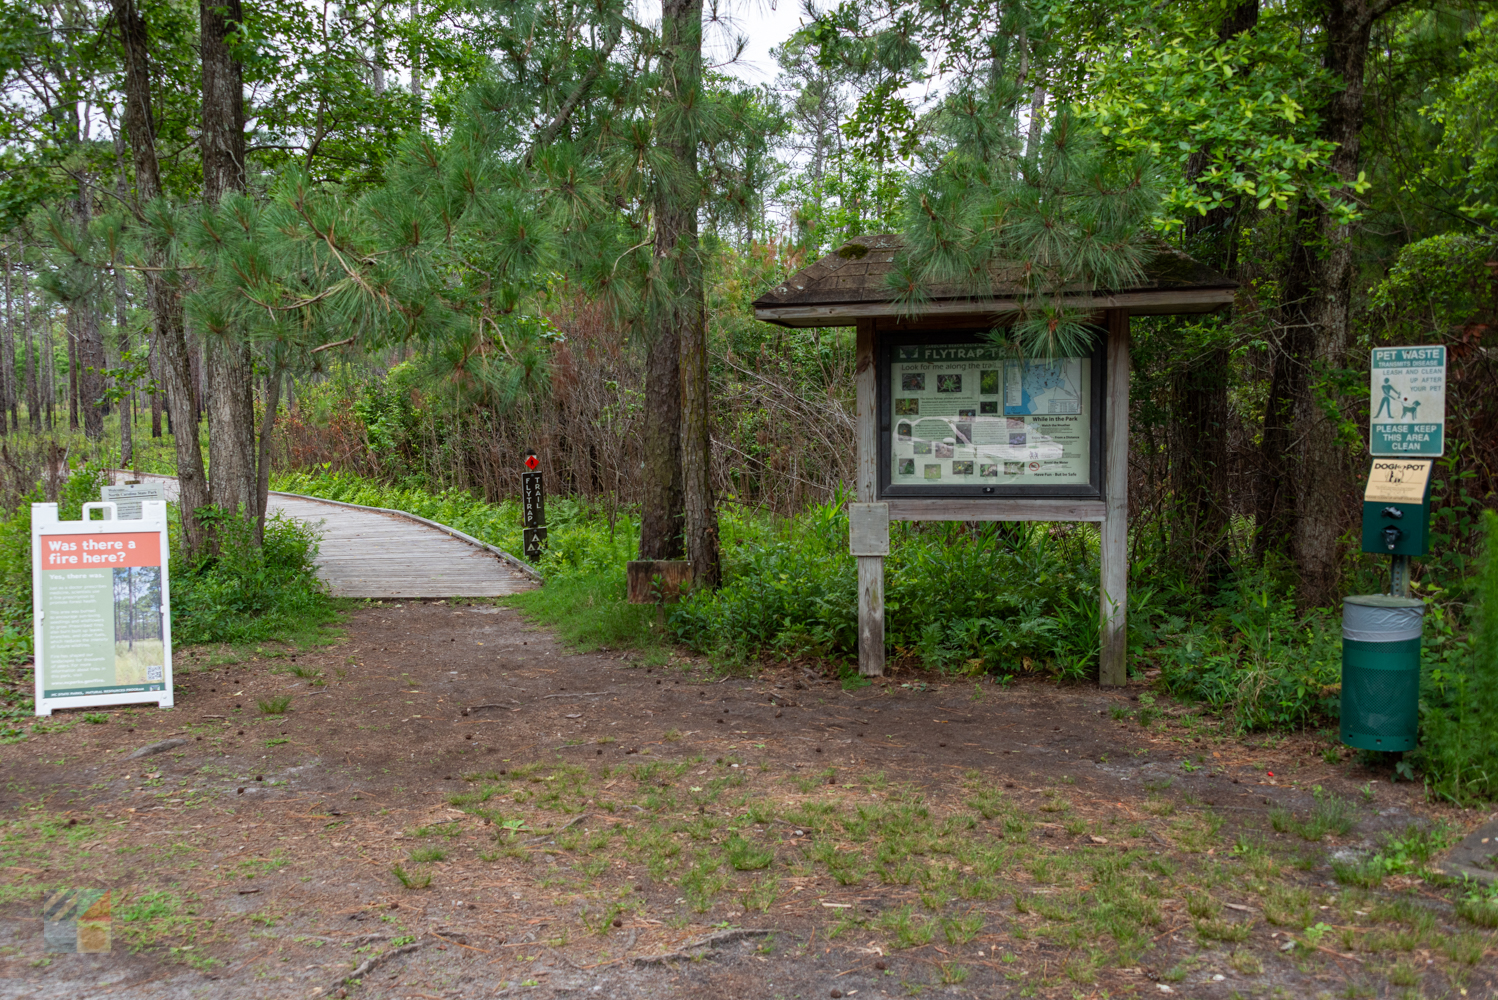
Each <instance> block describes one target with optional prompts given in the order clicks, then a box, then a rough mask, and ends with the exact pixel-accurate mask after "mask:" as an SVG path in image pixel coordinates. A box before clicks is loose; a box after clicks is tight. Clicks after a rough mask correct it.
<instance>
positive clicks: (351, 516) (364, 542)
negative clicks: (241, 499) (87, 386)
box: [114, 471, 539, 599]
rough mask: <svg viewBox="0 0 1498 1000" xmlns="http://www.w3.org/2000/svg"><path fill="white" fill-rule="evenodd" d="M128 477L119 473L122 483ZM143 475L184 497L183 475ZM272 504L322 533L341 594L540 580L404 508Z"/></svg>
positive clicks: (471, 588)
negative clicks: (399, 510)
mask: <svg viewBox="0 0 1498 1000" xmlns="http://www.w3.org/2000/svg"><path fill="white" fill-rule="evenodd" d="M127 478H134V477H133V476H131V475H130V474H128V473H124V472H118V471H116V472H115V473H114V480H115V482H117V483H122V482H124V481H125V480H126V479H127ZM140 478H141V479H142V480H146V481H165V482H166V484H167V497H168V499H172V500H175V499H176V492H177V489H176V488H177V482H176V480H175V479H172V478H169V477H167V476H146V475H143V476H141V477H140ZM269 506H270V509H271V512H272V513H279V514H285V515H286V516H288V517H294V518H296V519H297V520H298V521H303V522H305V523H307V524H309V525H311V526H312V527H314V528H315V529H316V530H317V532H318V534H319V535H320V536H321V538H322V541H321V543H320V545H319V547H318V553H317V575H318V577H319V578H321V579H322V580H324V581H325V582H326V583H327V584H328V588H329V590H330V591H331V592H332V594H333V596H335V597H369V598H384V599H388V598H416V597H501V596H503V595H505V594H517V593H520V592H521V591H524V590H530V589H532V588H533V587H535V586H537V585H538V583H539V581H538V580H537V579H536V578H534V577H533V576H532V575H530V574H529V573H528V572H527V571H526V570H524V569H522V568H521V566H520V564H518V563H517V562H516V561H515V560H513V558H511V559H509V560H508V561H507V559H506V557H505V556H503V555H500V554H498V552H497V550H493V549H490V548H488V547H486V546H484V545H482V544H481V543H474V542H472V541H466V540H464V539H463V538H460V537H457V536H456V535H455V534H453V533H452V529H450V528H447V529H444V528H442V527H437V526H435V525H432V524H427V523H423V522H422V521H419V520H417V519H415V518H412V517H408V516H404V515H402V514H399V513H394V512H389V511H381V510H376V509H374V508H372V507H359V506H357V505H355V504H346V503H339V502H333V501H328V500H318V499H316V498H313V497H301V496H292V495H290V494H285V493H272V494H271V495H270V502H269Z"/></svg>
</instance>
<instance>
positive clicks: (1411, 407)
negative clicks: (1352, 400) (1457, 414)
mask: <svg viewBox="0 0 1498 1000" xmlns="http://www.w3.org/2000/svg"><path fill="white" fill-rule="evenodd" d="M1371 372H1372V382H1371V385H1370V397H1369V400H1368V411H1369V421H1368V451H1369V453H1370V454H1373V455H1377V456H1382V457H1389V458H1440V457H1441V455H1442V454H1443V453H1444V452H1445V449H1446V348H1444V347H1441V346H1428V347H1375V348H1374V349H1373V364H1372V367H1371Z"/></svg>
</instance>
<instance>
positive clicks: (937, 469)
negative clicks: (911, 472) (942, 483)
mask: <svg viewBox="0 0 1498 1000" xmlns="http://www.w3.org/2000/svg"><path fill="white" fill-rule="evenodd" d="M926 478H927V479H940V478H941V466H940V465H928V466H926Z"/></svg>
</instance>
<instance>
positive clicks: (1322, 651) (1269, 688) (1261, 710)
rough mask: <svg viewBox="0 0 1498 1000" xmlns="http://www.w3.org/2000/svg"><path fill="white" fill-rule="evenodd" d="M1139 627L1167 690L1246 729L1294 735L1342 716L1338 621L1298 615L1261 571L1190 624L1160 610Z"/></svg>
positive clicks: (1319, 613)
mask: <svg viewBox="0 0 1498 1000" xmlns="http://www.w3.org/2000/svg"><path fill="white" fill-rule="evenodd" d="M1132 596H1133V595H1132V594H1131V595H1130V597H1131V605H1132ZM1188 613H1189V612H1188ZM1134 617H1135V613H1134V609H1133V607H1132V606H1131V607H1130V618H1131V619H1132V618H1134ZM1131 624H1133V623H1132V622H1131ZM1141 628H1142V629H1143V630H1144V631H1145V632H1146V633H1147V637H1146V643H1145V644H1146V646H1147V650H1148V652H1147V655H1148V656H1149V657H1150V658H1151V659H1153V660H1154V661H1155V663H1156V664H1158V665H1159V667H1160V684H1161V686H1162V687H1163V688H1164V689H1165V690H1166V691H1168V692H1169V693H1170V694H1172V695H1174V696H1175V697H1177V698H1181V699H1183V700H1186V701H1194V702H1198V703H1201V704H1204V705H1206V706H1207V707H1208V708H1209V709H1211V710H1212V711H1213V712H1216V713H1218V714H1220V715H1222V716H1225V717H1227V718H1229V719H1231V720H1232V721H1233V722H1234V724H1235V725H1236V726H1237V727H1238V728H1239V729H1240V730H1265V729H1293V728H1298V727H1302V726H1306V725H1309V724H1312V723H1315V722H1317V721H1321V720H1325V719H1330V718H1334V717H1335V716H1336V713H1337V707H1338V701H1337V699H1338V694H1337V692H1338V688H1337V683H1338V680H1339V678H1340V677H1341V673H1342V645H1341V642H1342V639H1341V631H1340V629H1339V628H1338V626H1337V623H1336V621H1335V619H1334V617H1333V616H1332V614H1331V613H1330V612H1328V611H1326V610H1325V609H1322V608H1316V609H1312V610H1311V611H1309V612H1306V613H1301V612H1299V611H1297V610H1296V607H1295V600H1294V598H1293V596H1292V595H1291V594H1289V593H1286V592H1284V591H1282V590H1277V589H1276V588H1274V587H1273V586H1272V584H1270V583H1269V582H1268V581H1267V580H1266V579H1265V577H1264V574H1263V572H1262V571H1259V572H1257V573H1248V574H1245V575H1244V576H1242V577H1240V578H1239V579H1238V580H1236V581H1235V583H1234V585H1233V586H1232V587H1231V589H1227V590H1224V591H1223V592H1221V593H1219V594H1218V596H1217V600H1216V602H1215V605H1213V606H1208V607H1206V608H1197V609H1195V610H1194V613H1192V614H1191V619H1190V620H1189V621H1188V620H1187V619H1186V618H1185V617H1183V616H1182V615H1181V614H1179V613H1177V612H1176V610H1175V609H1163V608H1162V609H1158V613H1157V614H1156V615H1155V616H1154V617H1153V620H1152V621H1150V622H1149V623H1147V624H1141Z"/></svg>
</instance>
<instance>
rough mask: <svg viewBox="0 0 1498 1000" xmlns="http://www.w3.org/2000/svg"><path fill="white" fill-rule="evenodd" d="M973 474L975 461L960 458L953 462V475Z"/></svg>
mask: <svg viewBox="0 0 1498 1000" xmlns="http://www.w3.org/2000/svg"><path fill="white" fill-rule="evenodd" d="M972 474H973V463H972V462H964V461H960V460H959V461H956V462H953V463H952V475H954V476H971V475H972Z"/></svg>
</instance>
